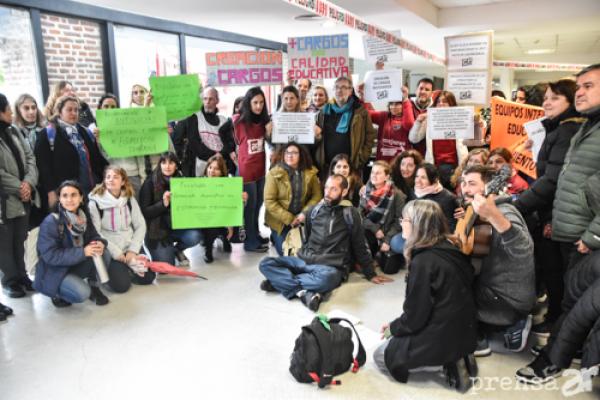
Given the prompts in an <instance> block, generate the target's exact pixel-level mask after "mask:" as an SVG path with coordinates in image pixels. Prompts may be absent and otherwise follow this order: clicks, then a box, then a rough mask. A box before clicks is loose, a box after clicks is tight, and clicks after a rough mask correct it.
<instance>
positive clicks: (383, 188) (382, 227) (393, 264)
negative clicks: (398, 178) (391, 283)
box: [359, 160, 406, 273]
mask: <svg viewBox="0 0 600 400" xmlns="http://www.w3.org/2000/svg"><path fill="white" fill-rule="evenodd" d="M390 172H391V170H390V166H389V164H388V163H387V162H385V161H381V160H379V161H375V163H374V164H373V167H372V168H371V177H370V179H369V181H368V182H367V184H366V185H365V186H364V188H363V189H362V190H361V196H360V206H359V211H360V213H361V216H362V218H363V226H364V227H365V238H366V239H367V244H368V245H369V250H370V251H371V254H372V255H373V257H374V258H375V259H376V260H378V263H379V265H380V266H381V268H382V269H383V270H384V272H385V273H395V272H398V269H399V267H400V266H401V265H399V264H404V260H403V259H397V258H391V257H390V255H391V254H390V252H391V250H392V249H391V247H390V242H391V241H392V238H393V237H394V236H396V235H398V234H399V233H400V231H401V230H402V228H401V226H400V219H401V218H402V208H403V207H404V203H405V202H406V195H405V194H404V193H402V192H401V191H400V190H398V189H397V188H396V187H395V186H394V183H393V182H392V179H391V175H390ZM397 254H402V251H401V250H400V251H399V252H397ZM388 262H389V264H390V265H388Z"/></svg>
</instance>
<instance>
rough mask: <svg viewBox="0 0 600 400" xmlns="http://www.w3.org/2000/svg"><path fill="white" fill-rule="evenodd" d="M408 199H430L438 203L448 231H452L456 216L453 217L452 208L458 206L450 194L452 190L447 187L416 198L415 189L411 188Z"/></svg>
mask: <svg viewBox="0 0 600 400" xmlns="http://www.w3.org/2000/svg"><path fill="white" fill-rule="evenodd" d="M410 200H432V201H435V202H436V203H438V204H439V205H440V207H441V208H442V211H443V212H444V215H445V216H446V220H447V221H448V227H449V228H450V232H454V228H455V227H456V218H454V210H455V209H456V207H458V203H457V201H456V196H455V195H454V194H452V192H450V191H449V190H448V189H444V190H442V191H441V192H439V193H432V194H428V195H425V196H423V197H421V198H417V196H415V191H414V189H413V191H412V192H411V194H410V196H409V198H408V200H407V201H410Z"/></svg>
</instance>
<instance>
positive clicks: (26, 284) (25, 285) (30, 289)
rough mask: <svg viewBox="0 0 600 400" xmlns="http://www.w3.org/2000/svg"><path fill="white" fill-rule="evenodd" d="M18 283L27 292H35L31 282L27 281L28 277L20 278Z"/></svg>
mask: <svg viewBox="0 0 600 400" xmlns="http://www.w3.org/2000/svg"><path fill="white" fill-rule="evenodd" d="M19 283H20V284H21V286H23V289H25V290H26V291H27V292H35V289H34V288H33V282H31V279H29V277H28V276H24V277H23V278H21V280H20V281H19Z"/></svg>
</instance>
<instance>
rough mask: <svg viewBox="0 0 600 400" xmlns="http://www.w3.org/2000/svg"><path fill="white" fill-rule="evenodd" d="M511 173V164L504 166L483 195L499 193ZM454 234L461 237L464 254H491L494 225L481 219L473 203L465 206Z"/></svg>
mask: <svg viewBox="0 0 600 400" xmlns="http://www.w3.org/2000/svg"><path fill="white" fill-rule="evenodd" d="M511 175H512V170H511V167H510V166H509V165H505V166H503V167H502V168H501V169H500V170H499V171H498V172H496V174H495V176H494V177H493V178H492V180H491V181H490V182H488V184H487V185H486V188H485V192H484V194H483V195H484V196H485V197H488V196H489V195H491V194H498V193H499V192H500V191H501V190H502V189H503V188H504V186H506V181H508V179H509V178H510V177H511ZM498 200H499V201H496V204H499V203H501V202H506V201H507V200H508V199H498ZM463 203H464V202H463ZM454 234H455V235H456V236H457V237H458V238H459V239H460V250H461V251H462V252H463V254H466V255H470V256H474V257H485V256H486V255H488V254H489V252H490V244H491V242H492V225H490V224H489V223H487V222H483V221H481V219H480V218H479V215H477V213H476V212H475V210H474V209H473V206H472V205H471V204H469V205H467V206H466V207H465V215H464V217H463V218H461V219H459V220H458V221H457V222H456V228H455V229H454Z"/></svg>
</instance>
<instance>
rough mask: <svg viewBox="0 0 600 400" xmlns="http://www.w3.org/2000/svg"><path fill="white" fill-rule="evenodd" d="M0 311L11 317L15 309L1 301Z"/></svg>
mask: <svg viewBox="0 0 600 400" xmlns="http://www.w3.org/2000/svg"><path fill="white" fill-rule="evenodd" d="M0 313H2V314H4V315H5V316H7V317H10V316H11V315H13V313H14V312H13V309H12V308H10V307H9V306H5V305H4V304H2V303H0Z"/></svg>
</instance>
